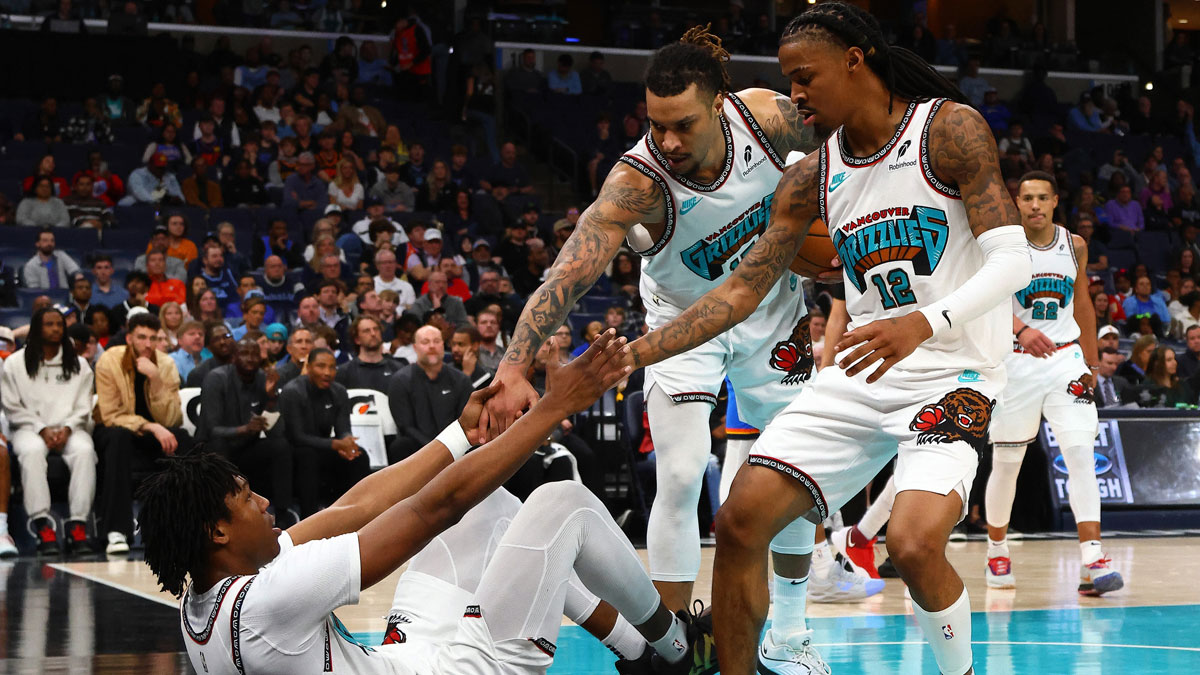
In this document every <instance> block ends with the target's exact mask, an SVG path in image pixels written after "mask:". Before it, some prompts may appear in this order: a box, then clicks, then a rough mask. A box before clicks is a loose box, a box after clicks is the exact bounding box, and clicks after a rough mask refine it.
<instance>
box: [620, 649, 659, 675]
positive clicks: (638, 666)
mask: <svg viewBox="0 0 1200 675" xmlns="http://www.w3.org/2000/svg"><path fill="white" fill-rule="evenodd" d="M617 672H618V673H620V674H621V675H656V671H655V670H654V650H653V649H651V648H650V647H646V651H644V652H642V655H641V656H639V657H637V658H636V659H621V660H620V661H617Z"/></svg>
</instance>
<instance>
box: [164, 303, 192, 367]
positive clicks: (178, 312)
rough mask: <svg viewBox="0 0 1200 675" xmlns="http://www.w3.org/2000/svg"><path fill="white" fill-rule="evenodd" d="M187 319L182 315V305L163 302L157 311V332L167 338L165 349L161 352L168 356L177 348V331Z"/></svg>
mask: <svg viewBox="0 0 1200 675" xmlns="http://www.w3.org/2000/svg"><path fill="white" fill-rule="evenodd" d="M186 318H187V317H186V316H184V314H183V305H181V304H180V303H178V302H173V301H168V302H164V303H163V304H162V306H161V308H160V309H159V310H158V322H159V324H160V325H161V326H162V328H160V329H159V330H161V331H162V332H163V333H165V334H166V336H167V348H166V349H163V350H161V351H164V352H167V353H168V354H170V353H171V352H173V351H175V349H176V348H177V347H178V346H179V329H180V328H181V327H182V326H183V322H184V320H185V319H186Z"/></svg>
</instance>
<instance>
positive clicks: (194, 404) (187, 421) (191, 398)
mask: <svg viewBox="0 0 1200 675" xmlns="http://www.w3.org/2000/svg"><path fill="white" fill-rule="evenodd" d="M179 407H180V409H182V410H183V430H184V431H186V432H188V434H189V435H190V436H191V437H192V438H195V437H196V424H197V423H198V422H199V421H200V387H181V388H180V389H179Z"/></svg>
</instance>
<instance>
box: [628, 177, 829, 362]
mask: <svg viewBox="0 0 1200 675" xmlns="http://www.w3.org/2000/svg"><path fill="white" fill-rule="evenodd" d="M817 172H818V165H817V158H816V157H815V156H809V157H806V158H804V159H802V160H800V161H799V162H798V163H796V164H794V165H793V166H791V167H790V168H789V169H788V170H787V172H786V173H784V174H783V178H782V179H780V181H779V186H778V187H777V188H775V204H774V206H773V207H772V210H771V221H770V223H769V224H768V225H767V229H766V231H765V232H763V235H762V237H760V238H759V240H758V241H756V242H755V243H754V245H753V246H751V247H750V251H749V252H748V253H747V254H746V257H745V258H743V259H742V262H741V263H740V264H739V265H738V266H737V269H736V270H734V271H733V274H732V275H731V276H730V277H729V278H728V279H726V280H725V282H724V283H722V284H721V285H720V286H718V287H716V288H714V289H713V290H711V291H709V292H708V293H706V294H705V295H704V297H702V298H700V299H699V300H697V301H696V302H695V303H694V304H693V305H692V306H691V307H689V308H687V309H686V310H685V311H684V312H683V313H682V314H680V315H679V316H678V317H676V318H675V319H673V320H672V321H671V322H670V323H668V324H667V325H665V326H663V327H662V328H660V329H658V330H656V331H652V332H650V333H649V334H648V335H646V336H645V337H642V338H641V339H639V340H637V341H635V342H633V343H631V344H630V345H629V346H630V352H631V354H630V361H631V363H632V365H634V366H636V367H639V368H640V367H643V366H649V365H651V364H654V363H658V362H659V361H662V360H663V359H665V358H668V357H671V356H674V355H676V354H682V353H683V352H686V351H688V350H689V349H692V348H694V347H696V346H698V345H701V344H703V343H705V342H707V341H709V340H711V339H712V338H714V337H716V336H717V335H720V334H721V333H724V332H725V331H727V330H729V329H730V328H732V327H733V326H735V325H737V324H738V323H740V322H741V321H743V320H744V319H745V318H746V317H748V316H750V314H751V313H753V312H754V310H755V308H757V307H758V303H760V302H762V299H763V298H764V297H766V295H767V292H768V291H770V290H771V288H772V287H773V286H774V285H775V282H777V281H778V280H779V277H781V276H783V273H784V272H786V271H787V269H788V266H789V265H791V264H792V261H793V260H794V259H795V258H796V252H797V251H799V250H800V246H801V245H803V244H804V238H805V237H807V236H808V228H809V227H810V226H812V224H813V222H814V221H815V220H817V219H818V210H817V194H818V193H817V190H818V189H819V186H818V179H817Z"/></svg>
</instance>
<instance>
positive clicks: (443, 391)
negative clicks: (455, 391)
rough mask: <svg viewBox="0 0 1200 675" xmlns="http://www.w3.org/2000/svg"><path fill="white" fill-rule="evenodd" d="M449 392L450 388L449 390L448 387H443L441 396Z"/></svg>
mask: <svg viewBox="0 0 1200 675" xmlns="http://www.w3.org/2000/svg"><path fill="white" fill-rule="evenodd" d="M449 393H450V390H449V389H443V390H442V396H445V395H446V394H449Z"/></svg>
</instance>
